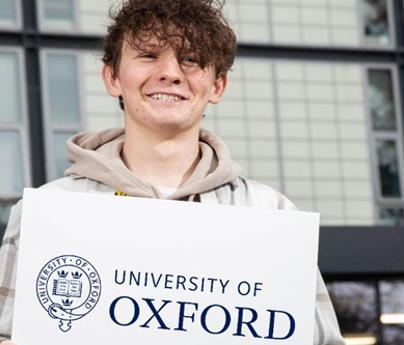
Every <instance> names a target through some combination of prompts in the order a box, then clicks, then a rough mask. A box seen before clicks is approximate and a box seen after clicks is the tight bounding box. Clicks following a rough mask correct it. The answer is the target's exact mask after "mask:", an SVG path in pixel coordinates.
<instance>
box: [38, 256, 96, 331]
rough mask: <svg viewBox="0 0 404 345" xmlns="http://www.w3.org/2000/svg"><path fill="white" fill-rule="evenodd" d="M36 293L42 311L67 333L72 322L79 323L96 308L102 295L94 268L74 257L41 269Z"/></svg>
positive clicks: (83, 260)
mask: <svg viewBox="0 0 404 345" xmlns="http://www.w3.org/2000/svg"><path fill="white" fill-rule="evenodd" d="M36 293H37V297H38V300H39V302H40V303H41V305H42V307H43V308H44V309H45V310H46V311H47V312H48V313H49V315H50V316H51V317H52V318H55V319H59V320H60V323H59V328H60V329H61V330H62V331H63V332H67V331H69V330H70V328H71V322H72V321H75V320H78V319H81V318H82V317H84V316H86V315H87V314H88V313H89V312H91V311H92V310H93V309H94V307H95V306H96V305H97V302H98V300H99V299H100V295H101V279H100V276H99V274H98V272H97V270H96V269H95V267H94V266H93V265H92V264H91V263H90V262H88V261H87V260H85V259H83V258H81V257H79V256H76V255H61V256H58V257H57V258H54V259H52V260H50V261H49V262H48V263H46V264H45V266H44V267H43V268H42V269H41V271H40V272H39V274H38V278H37V281H36Z"/></svg>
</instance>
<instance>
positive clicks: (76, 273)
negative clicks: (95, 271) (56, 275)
mask: <svg viewBox="0 0 404 345" xmlns="http://www.w3.org/2000/svg"><path fill="white" fill-rule="evenodd" d="M81 276H82V273H79V272H78V271H76V272H74V273H72V277H73V279H80V278H81Z"/></svg>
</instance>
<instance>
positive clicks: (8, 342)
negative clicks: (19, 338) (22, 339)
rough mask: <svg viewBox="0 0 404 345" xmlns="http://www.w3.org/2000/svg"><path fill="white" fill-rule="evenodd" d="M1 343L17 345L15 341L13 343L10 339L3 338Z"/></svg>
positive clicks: (2, 344) (3, 344)
mask: <svg viewBox="0 0 404 345" xmlns="http://www.w3.org/2000/svg"><path fill="white" fill-rule="evenodd" d="M1 345H17V344H16V343H13V342H12V341H10V340H3V341H2V342H1Z"/></svg>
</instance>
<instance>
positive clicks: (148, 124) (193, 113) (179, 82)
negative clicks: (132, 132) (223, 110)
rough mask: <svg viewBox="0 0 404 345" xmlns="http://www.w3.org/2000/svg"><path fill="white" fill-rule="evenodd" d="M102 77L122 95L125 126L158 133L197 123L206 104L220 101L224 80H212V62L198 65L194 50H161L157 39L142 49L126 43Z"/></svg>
mask: <svg viewBox="0 0 404 345" xmlns="http://www.w3.org/2000/svg"><path fill="white" fill-rule="evenodd" d="M103 77H104V82H105V85H106V87H107V89H108V92H109V93H110V94H111V95H112V96H114V97H118V96H122V97H123V99H124V103H125V119H126V126H137V127H138V128H144V129H148V130H152V131H153V132H157V133H160V132H164V131H171V132H172V131H177V132H178V131H180V132H181V131H187V130H189V129H191V128H192V129H196V128H199V122H200V119H201V117H202V115H203V112H204V111H205V108H206V106H207V104H208V103H209V102H210V103H214V104H216V103H218V102H219V101H220V100H221V97H222V95H223V92H224V89H225V87H226V82H227V78H226V76H224V77H221V78H219V79H216V76H215V72H214V68H213V67H212V66H209V67H206V68H204V69H202V68H201V67H200V65H199V63H198V57H197V56H195V54H194V53H193V52H192V51H189V52H187V51H184V50H176V49H174V48H173V47H172V46H168V45H167V46H165V47H163V49H162V48H161V47H159V45H158V41H157V39H151V40H150V41H148V42H146V43H144V44H143V45H142V46H141V50H135V49H134V48H132V47H131V46H130V45H129V44H128V43H127V42H125V43H124V44H123V47H122V56H121V61H120V65H119V69H118V71H116V74H115V77H114V76H113V75H112V70H111V67H109V66H104V70H103Z"/></svg>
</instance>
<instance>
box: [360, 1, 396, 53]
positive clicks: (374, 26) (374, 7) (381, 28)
mask: <svg viewBox="0 0 404 345" xmlns="http://www.w3.org/2000/svg"><path fill="white" fill-rule="evenodd" d="M361 4H362V25H363V26H362V35H363V40H364V44H365V45H376V46H388V45H390V46H391V45H393V44H394V40H393V30H392V25H391V19H390V18H391V14H390V13H391V8H390V7H389V5H392V2H388V1H386V0H361Z"/></svg>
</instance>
